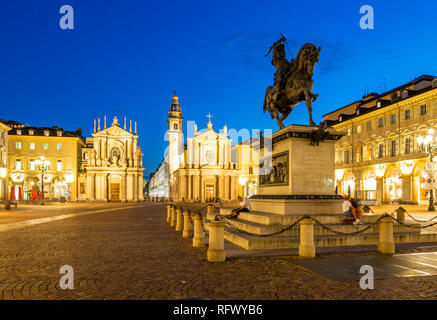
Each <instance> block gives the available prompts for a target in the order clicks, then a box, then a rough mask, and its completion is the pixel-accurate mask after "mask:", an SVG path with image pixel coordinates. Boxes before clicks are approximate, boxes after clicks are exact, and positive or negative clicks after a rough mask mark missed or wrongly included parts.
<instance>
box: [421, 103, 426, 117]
mask: <svg viewBox="0 0 437 320" xmlns="http://www.w3.org/2000/svg"><path fill="white" fill-rule="evenodd" d="M425 114H426V104H423V105H421V106H420V115H421V116H423V115H425Z"/></svg>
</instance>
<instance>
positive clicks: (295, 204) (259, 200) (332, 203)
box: [250, 195, 344, 215]
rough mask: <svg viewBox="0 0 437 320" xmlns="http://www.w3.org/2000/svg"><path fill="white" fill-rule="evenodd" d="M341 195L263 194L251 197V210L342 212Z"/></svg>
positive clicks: (277, 212) (296, 212)
mask: <svg viewBox="0 0 437 320" xmlns="http://www.w3.org/2000/svg"><path fill="white" fill-rule="evenodd" d="M343 201H344V199H343V197H341V196H306V195H305V196H288V195H285V196H280V195H277V196H262V195H259V196H257V195H255V196H252V197H251V198H250V206H251V210H253V211H259V212H268V213H274V214H298V215H304V214H342V213H343V212H342V211H343V208H342V206H343Z"/></svg>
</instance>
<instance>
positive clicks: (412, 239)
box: [224, 229, 437, 250]
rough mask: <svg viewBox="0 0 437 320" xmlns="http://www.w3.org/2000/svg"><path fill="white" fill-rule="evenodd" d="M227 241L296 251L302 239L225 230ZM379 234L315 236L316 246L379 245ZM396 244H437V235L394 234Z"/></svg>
mask: <svg viewBox="0 0 437 320" xmlns="http://www.w3.org/2000/svg"><path fill="white" fill-rule="evenodd" d="M224 237H225V240H227V241H229V242H231V243H233V244H235V245H236V246H239V247H241V248H243V249H246V250H271V249H296V248H299V242H300V239H299V237H298V236H283V237H281V236H277V237H265V238H259V237H253V236H248V235H245V234H241V233H237V232H236V231H234V230H230V229H225V233H224ZM378 239H379V234H377V233H368V234H359V235H354V236H339V235H328V236H327V235H324V236H315V237H314V244H315V247H316V250H317V248H327V247H347V246H365V245H378ZM394 241H395V244H396V243H426V242H437V233H426V234H420V233H405V232H400V233H396V234H394Z"/></svg>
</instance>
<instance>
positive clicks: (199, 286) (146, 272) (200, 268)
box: [0, 203, 437, 299]
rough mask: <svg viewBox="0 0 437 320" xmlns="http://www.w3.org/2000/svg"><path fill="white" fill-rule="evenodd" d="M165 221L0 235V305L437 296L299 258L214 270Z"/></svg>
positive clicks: (134, 218)
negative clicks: (322, 269) (334, 272)
mask: <svg viewBox="0 0 437 320" xmlns="http://www.w3.org/2000/svg"><path fill="white" fill-rule="evenodd" d="M75 210H77V211H80V210H85V209H84V208H76V209H75ZM88 210H89V209H88ZM165 216H166V208H165V206H164V205H161V204H156V203H149V204H145V205H139V206H138V207H135V208H130V209H123V208H120V210H119V211H110V212H107V213H96V214H89V215H83V216H78V217H73V218H68V219H63V220H58V221H53V222H49V223H44V224H39V225H35V226H29V227H26V228H22V229H19V230H14V231H11V232H8V231H4V232H0V243H1V246H0V299H186V298H207V299H434V298H436V297H437V276H427V277H422V276H419V277H404V278H388V279H377V280H375V289H374V290H367V291H364V290H361V289H360V288H359V283H358V281H352V282H344V281H334V280H330V279H328V278H325V277H323V276H321V275H318V274H315V273H313V272H311V271H308V270H307V269H305V268H302V267H300V266H297V265H296V264H294V263H293V261H294V262H296V260H299V259H300V258H299V257H296V256H280V257H251V258H231V259H228V260H227V261H226V262H225V263H218V264H213V263H208V262H207V261H206V249H205V248H193V247H192V246H191V240H189V239H182V236H181V234H180V233H177V232H175V231H173V230H172V229H171V227H170V226H169V225H168V224H167V223H166V222H165ZM434 249H435V248H434ZM428 250H429V249H428ZM337 255H339V254H337ZM353 255H354V254H343V256H353ZM355 255H356V254H355ZM66 264H68V265H71V266H72V267H73V268H74V275H75V281H74V284H75V287H74V289H72V290H61V289H60V287H59V279H60V278H61V276H62V274H60V273H59V268H60V267H61V266H62V265H66Z"/></svg>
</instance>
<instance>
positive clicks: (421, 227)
mask: <svg viewBox="0 0 437 320" xmlns="http://www.w3.org/2000/svg"><path fill="white" fill-rule="evenodd" d="M392 219H393V220H394V221H396V222H397V223H399V224H401V225H403V226H406V227H408V228H413V229H426V228H429V227H432V226H435V225H436V224H437V222H434V223H431V224H428V225H426V226H421V225H420V226H418V225H412V224H407V223H405V222H403V221H400V220H398V219H397V218H395V217H392Z"/></svg>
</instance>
